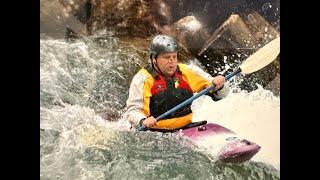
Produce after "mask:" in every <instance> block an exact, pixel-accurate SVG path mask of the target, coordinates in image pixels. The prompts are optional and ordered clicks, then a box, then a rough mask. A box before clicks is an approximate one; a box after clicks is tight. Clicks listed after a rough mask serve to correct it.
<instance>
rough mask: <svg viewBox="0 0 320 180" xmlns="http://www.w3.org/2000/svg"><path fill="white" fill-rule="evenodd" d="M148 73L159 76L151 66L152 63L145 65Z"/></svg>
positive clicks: (154, 76) (155, 76)
mask: <svg viewBox="0 0 320 180" xmlns="http://www.w3.org/2000/svg"><path fill="white" fill-rule="evenodd" d="M144 68H145V69H146V70H147V71H148V73H150V74H151V76H152V77H153V78H154V79H156V78H157V77H158V76H159V73H158V72H157V71H156V70H155V69H154V68H153V67H152V66H151V65H147V66H146V67H144Z"/></svg>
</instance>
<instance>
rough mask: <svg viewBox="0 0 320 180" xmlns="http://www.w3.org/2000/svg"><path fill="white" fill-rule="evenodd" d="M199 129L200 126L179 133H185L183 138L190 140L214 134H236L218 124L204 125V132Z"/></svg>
mask: <svg viewBox="0 0 320 180" xmlns="http://www.w3.org/2000/svg"><path fill="white" fill-rule="evenodd" d="M199 127H200V126H197V127H193V128H189V129H184V130H182V131H179V133H183V136H187V137H189V138H198V137H203V136H207V135H214V134H221V133H232V134H234V132H232V131H231V130H229V129H227V128H225V127H223V126H220V125H218V124H213V123H209V124H205V125H202V127H205V128H206V129H205V130H203V131H199V130H198V128H199Z"/></svg>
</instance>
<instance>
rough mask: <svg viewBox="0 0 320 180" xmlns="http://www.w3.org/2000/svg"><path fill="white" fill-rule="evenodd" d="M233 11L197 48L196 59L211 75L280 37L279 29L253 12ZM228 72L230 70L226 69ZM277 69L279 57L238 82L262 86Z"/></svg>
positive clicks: (222, 70) (251, 86) (247, 87)
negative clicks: (202, 44) (238, 12)
mask: <svg viewBox="0 0 320 180" xmlns="http://www.w3.org/2000/svg"><path fill="white" fill-rule="evenodd" d="M247 13H248V14H245V13H242V14H240V15H238V14H232V15H231V16H230V17H229V18H228V19H227V20H226V21H225V22H224V23H223V24H222V25H221V26H220V27H219V28H218V29H217V30H216V31H215V32H214V33H212V35H211V36H210V38H208V40H207V41H206V42H205V43H204V46H203V47H202V48H201V49H200V50H199V51H198V53H197V54H198V56H199V59H200V60H201V62H202V64H204V65H205V67H206V68H207V70H208V71H209V72H210V74H212V75H214V76H215V75H217V74H218V73H219V72H218V71H220V72H224V73H226V72H227V71H226V69H225V65H226V64H228V65H229V66H230V67H231V68H234V67H232V65H234V64H238V65H240V64H241V62H242V61H243V60H245V59H246V58H247V57H248V56H249V55H251V54H252V53H254V52H255V51H257V50H258V49H260V48H262V47H263V46H264V45H265V44H267V43H268V42H270V41H271V40H273V39H274V38H276V37H277V36H279V33H278V31H277V30H276V29H275V28H274V27H273V26H272V25H270V23H268V22H267V21H266V20H265V19H264V18H263V17H262V16H261V15H260V14H259V13H257V12H255V11H251V12H247ZM229 72H230V71H229ZM279 72H280V65H279V58H278V59H277V60H276V61H274V62H272V63H271V64H270V65H268V66H267V67H265V68H263V69H262V70H259V71H257V72H254V73H252V74H248V75H246V80H245V81H244V82H243V83H242V84H241V85H240V87H241V88H244V89H246V90H249V91H250V90H254V89H256V88H257V86H256V85H255V84H256V83H259V84H260V85H262V86H263V87H265V86H266V85H267V84H268V83H269V82H270V81H271V80H272V79H274V78H275V77H276V75H277V74H278V73H279Z"/></svg>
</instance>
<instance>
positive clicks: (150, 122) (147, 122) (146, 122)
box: [142, 116, 157, 128]
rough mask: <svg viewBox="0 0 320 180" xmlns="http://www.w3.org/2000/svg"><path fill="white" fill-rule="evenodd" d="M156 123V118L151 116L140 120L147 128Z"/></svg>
mask: <svg viewBox="0 0 320 180" xmlns="http://www.w3.org/2000/svg"><path fill="white" fill-rule="evenodd" d="M156 123H157V120H156V119H155V118H154V117H153V116H151V117H148V118H147V119H145V120H143V121H142V125H143V126H146V127H148V128H149V127H152V126H154V125H156Z"/></svg>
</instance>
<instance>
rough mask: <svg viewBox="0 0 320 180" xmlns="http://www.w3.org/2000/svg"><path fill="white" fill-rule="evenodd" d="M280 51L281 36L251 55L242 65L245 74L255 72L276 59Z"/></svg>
mask: <svg viewBox="0 0 320 180" xmlns="http://www.w3.org/2000/svg"><path fill="white" fill-rule="evenodd" d="M279 53H280V36H279V37H277V38H275V39H274V40H272V41H270V42H269V43H268V44H266V45H265V46H263V47H262V48H261V49H259V50H258V51H257V52H255V53H254V54H252V55H250V56H249V57H248V58H247V59H246V60H245V61H244V62H243V63H242V64H241V65H240V69H241V72H242V73H244V74H247V73H252V72H255V71H257V70H259V69H261V68H263V67H265V66H266V65H268V64H270V63H271V62H272V61H274V60H275V59H276V57H277V56H278V55H279Z"/></svg>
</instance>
